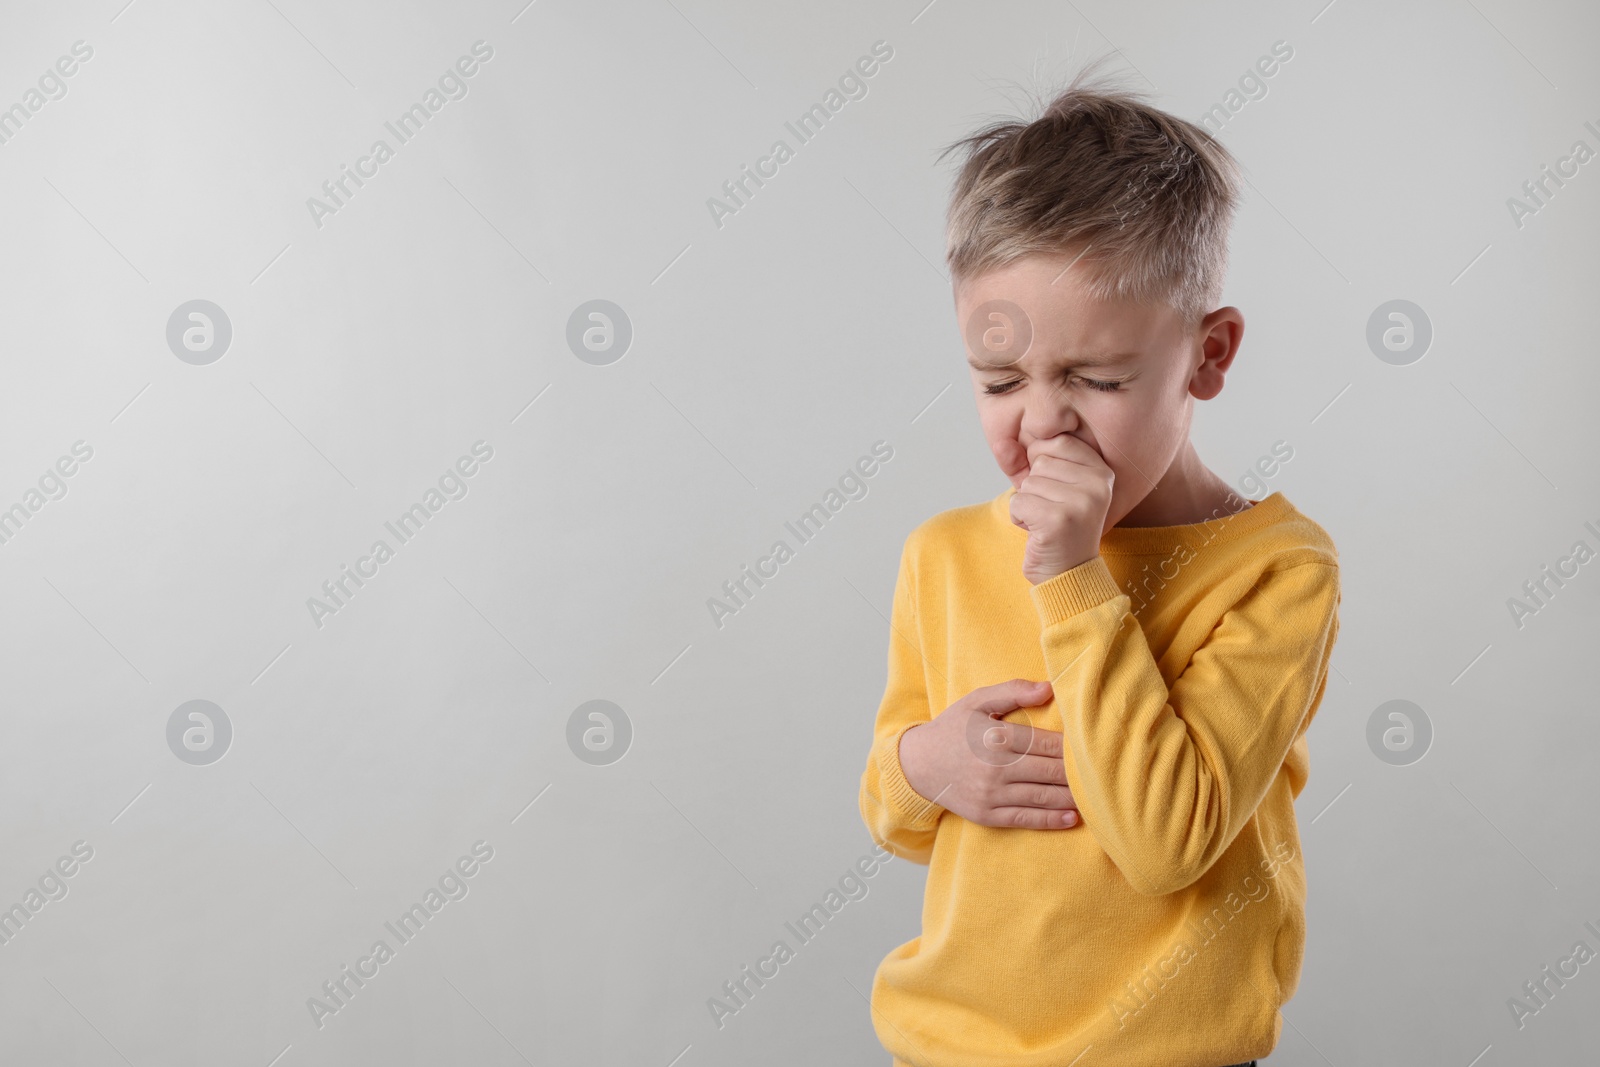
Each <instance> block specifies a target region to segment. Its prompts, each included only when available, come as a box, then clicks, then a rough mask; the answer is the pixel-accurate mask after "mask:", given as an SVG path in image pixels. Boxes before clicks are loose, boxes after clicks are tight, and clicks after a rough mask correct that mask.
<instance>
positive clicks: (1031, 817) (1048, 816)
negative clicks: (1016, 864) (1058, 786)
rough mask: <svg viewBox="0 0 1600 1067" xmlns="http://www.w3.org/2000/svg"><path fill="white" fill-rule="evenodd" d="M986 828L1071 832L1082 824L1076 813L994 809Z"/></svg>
mask: <svg viewBox="0 0 1600 1067" xmlns="http://www.w3.org/2000/svg"><path fill="white" fill-rule="evenodd" d="M988 818H989V820H990V821H989V822H986V823H984V824H983V825H984V826H1003V827H1011V828H1015V829H1018V830H1070V829H1072V828H1073V827H1074V826H1079V825H1081V824H1082V820H1081V819H1079V818H1078V813H1077V812H1075V811H1064V812H1063V811H1051V810H1049V809H1047V808H992V809H990V811H989V815H988Z"/></svg>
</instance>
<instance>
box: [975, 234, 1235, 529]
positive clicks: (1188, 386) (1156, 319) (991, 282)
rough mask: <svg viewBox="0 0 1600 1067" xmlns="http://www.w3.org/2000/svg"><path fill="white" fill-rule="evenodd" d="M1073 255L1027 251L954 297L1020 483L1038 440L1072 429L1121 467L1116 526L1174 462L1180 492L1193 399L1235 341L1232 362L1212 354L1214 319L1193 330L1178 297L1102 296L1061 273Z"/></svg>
mask: <svg viewBox="0 0 1600 1067" xmlns="http://www.w3.org/2000/svg"><path fill="white" fill-rule="evenodd" d="M1071 262H1072V257H1071V256H1059V257H1057V256H1052V257H1045V256H1027V257H1024V258H1023V259H1020V260H1016V261H1014V262H1012V263H1010V264H1008V265H1006V266H1005V267H1002V268H999V269H996V270H994V271H991V272H989V273H987V274H983V275H980V276H979V277H976V278H973V279H970V280H969V281H968V282H967V283H966V284H965V285H964V286H962V287H961V288H960V289H959V290H958V292H957V294H956V321H957V322H958V323H960V324H961V328H962V334H963V337H964V339H965V341H966V346H967V358H968V364H969V367H970V369H971V375H972V387H973V392H974V394H975V396H976V398H977V404H978V418H979V421H980V422H981V423H982V425H983V435H984V437H985V438H986V439H987V440H988V442H989V449H990V451H991V452H993V453H994V458H995V461H996V462H997V463H999V464H1000V469H1001V470H1002V471H1004V472H1005V474H1006V477H1008V478H1010V479H1011V484H1012V485H1013V486H1018V487H1020V486H1021V484H1022V480H1023V479H1024V478H1025V477H1027V475H1028V469H1029V464H1028V445H1029V444H1030V443H1032V442H1034V441H1037V440H1042V439H1045V438H1050V437H1055V436H1057V435H1059V434H1070V435H1071V436H1073V437H1076V438H1078V439H1079V440H1081V441H1083V442H1084V443H1086V444H1087V445H1089V446H1090V447H1091V448H1093V449H1094V450H1095V452H1097V453H1099V455H1100V458H1101V459H1102V460H1104V461H1105V463H1106V465H1107V466H1108V467H1110V468H1111V470H1112V472H1113V473H1114V474H1115V475H1116V478H1115V480H1114V482H1113V484H1112V495H1111V506H1110V508H1109V509H1108V511H1107V514H1106V523H1105V525H1106V528H1107V529H1109V528H1110V527H1112V526H1114V525H1116V524H1117V523H1118V522H1119V521H1121V519H1122V518H1123V517H1124V516H1126V515H1127V514H1128V512H1129V511H1131V510H1132V509H1133V508H1134V506H1135V505H1137V504H1138V503H1139V502H1140V501H1141V500H1143V499H1144V498H1145V496H1146V495H1147V494H1149V493H1150V491H1151V490H1152V489H1153V488H1155V486H1156V483H1158V482H1162V481H1163V476H1165V475H1167V473H1168V470H1169V468H1173V477H1169V478H1167V479H1166V481H1165V483H1164V484H1163V486H1162V489H1163V492H1167V493H1172V492H1178V493H1181V491H1182V487H1180V486H1176V485H1174V484H1173V482H1174V478H1177V479H1181V478H1183V477H1185V474H1184V472H1183V471H1182V470H1181V468H1178V467H1174V464H1173V460H1174V459H1175V458H1176V457H1178V455H1179V452H1180V450H1181V449H1183V448H1184V447H1185V446H1186V445H1187V443H1188V440H1189V423H1190V419H1191V416H1192V415H1193V412H1194V400H1193V397H1195V396H1198V397H1200V398H1201V399H1209V398H1210V397H1212V396H1215V395H1216V394H1217V393H1218V392H1220V391H1221V388H1222V372H1223V371H1224V370H1225V369H1226V364H1227V363H1228V362H1229V361H1230V359H1231V356H1232V351H1231V347H1232V346H1230V345H1224V346H1223V347H1225V348H1227V349H1228V351H1227V352H1226V353H1225V355H1226V357H1228V358H1223V359H1220V360H1218V359H1217V358H1215V356H1213V358H1212V359H1210V360H1208V359H1206V358H1205V350H1206V348H1207V347H1213V348H1214V347H1215V346H1206V345H1203V344H1202V343H1201V340H1202V338H1203V337H1204V335H1205V332H1206V328H1207V326H1208V324H1209V323H1210V320H1211V318H1212V316H1207V318H1206V319H1205V320H1202V323H1201V325H1200V327H1199V328H1197V329H1196V330H1195V331H1194V332H1185V331H1184V329H1183V323H1182V320H1181V318H1180V316H1179V315H1178V313H1177V311H1176V310H1175V309H1173V308H1172V307H1171V306H1170V305H1166V304H1161V305H1159V306H1150V305H1138V304H1129V303H1123V302H1104V301H1096V300H1093V299H1092V298H1090V297H1089V296H1088V295H1087V294H1086V293H1084V292H1083V291H1082V289H1081V288H1080V286H1079V285H1078V284H1077V282H1076V278H1077V276H1078V272H1077V271H1075V270H1066V271H1065V273H1063V268H1065V267H1066V266H1067V264H1069V263H1071ZM1228 310H1229V311H1233V309H1228ZM1019 312H1020V314H1019ZM1216 314H1218V313H1216V312H1214V313H1213V316H1214V315H1216ZM1234 314H1237V312H1236V311H1235V312H1234ZM1030 334H1031V336H1030Z"/></svg>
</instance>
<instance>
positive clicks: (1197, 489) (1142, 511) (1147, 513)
mask: <svg viewBox="0 0 1600 1067" xmlns="http://www.w3.org/2000/svg"><path fill="white" fill-rule="evenodd" d="M1238 508H1239V497H1238V494H1237V493H1235V492H1234V491H1233V489H1232V488H1231V487H1230V486H1229V485H1228V483H1227V482H1225V481H1223V480H1222V479H1221V478H1219V477H1217V476H1216V475H1215V474H1213V473H1212V472H1211V471H1210V470H1208V469H1207V468H1206V466H1205V464H1203V463H1201V462H1200V456H1199V454H1198V453H1197V452H1195V450H1194V445H1193V444H1191V443H1190V442H1188V441H1185V442H1184V443H1183V447H1182V448H1181V449H1179V450H1178V455H1177V456H1176V457H1175V458H1174V459H1173V461H1172V465H1171V466H1169V467H1168V468H1167V470H1166V473H1165V474H1163V475H1162V476H1161V480H1160V481H1159V482H1157V483H1156V487H1155V488H1154V489H1152V490H1150V492H1149V493H1147V494H1145V497H1144V499H1142V500H1140V501H1139V502H1138V503H1137V504H1135V505H1134V506H1133V507H1132V508H1130V509H1129V510H1128V513H1127V514H1126V515H1124V516H1123V517H1122V518H1121V519H1119V520H1118V521H1117V524H1116V525H1118V526H1123V527H1140V526H1187V525H1189V524H1191V523H1196V522H1202V521H1204V520H1206V519H1211V518H1220V517H1221V516H1222V515H1226V514H1228V513H1229V512H1232V511H1235V510H1237V509H1238Z"/></svg>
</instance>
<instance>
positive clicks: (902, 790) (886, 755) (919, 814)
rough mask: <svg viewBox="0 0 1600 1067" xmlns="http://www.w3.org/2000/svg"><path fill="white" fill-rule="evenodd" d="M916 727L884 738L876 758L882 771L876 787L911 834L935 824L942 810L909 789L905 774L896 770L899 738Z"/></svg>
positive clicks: (898, 756) (897, 768) (913, 724)
mask: <svg viewBox="0 0 1600 1067" xmlns="http://www.w3.org/2000/svg"><path fill="white" fill-rule="evenodd" d="M920 725H922V724H921V723H912V724H911V726H907V727H906V729H905V730H901V731H900V732H899V733H897V734H895V735H894V736H893V737H890V738H886V739H885V740H884V746H883V751H882V752H880V753H879V754H878V755H879V764H880V766H881V769H882V774H880V775H879V778H878V783H879V785H881V786H882V787H883V793H884V797H883V800H884V803H885V804H886V805H888V807H889V810H890V811H892V812H893V813H894V814H895V816H896V817H897V818H898V819H899V820H900V821H901V822H903V823H905V824H906V825H907V826H908V827H910V828H911V829H913V830H926V829H929V828H930V827H932V826H933V825H934V824H935V823H937V822H938V821H939V816H940V814H942V813H943V812H944V810H945V809H944V808H942V807H940V806H939V805H938V804H935V803H933V802H932V801H931V800H928V799H927V798H926V797H924V796H923V795H922V794H921V793H918V792H917V791H916V790H915V789H912V788H911V783H910V782H908V781H906V772H905V771H904V770H903V769H902V768H901V767H900V738H901V737H902V736H904V735H905V732H906V730H910V729H912V728H914V727H916V726H920Z"/></svg>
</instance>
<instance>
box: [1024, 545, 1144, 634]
mask: <svg viewBox="0 0 1600 1067" xmlns="http://www.w3.org/2000/svg"><path fill="white" fill-rule="evenodd" d="M1029 595H1031V596H1032V597H1033V606H1034V607H1035V608H1037V609H1038V611H1039V621H1040V622H1041V623H1042V624H1044V625H1045V626H1049V625H1051V624H1052V623H1057V622H1061V621H1063V620H1064V619H1070V618H1072V616H1074V615H1077V614H1079V613H1081V612H1085V611H1088V610H1089V609H1090V608H1093V607H1097V606H1099V605H1101V604H1104V603H1105V602H1106V601H1108V600H1111V599H1112V598H1114V597H1117V596H1120V595H1122V591H1121V590H1120V589H1118V588H1117V582H1116V579H1115V578H1113V577H1111V570H1110V568H1108V567H1107V566H1106V561H1105V560H1104V559H1102V558H1101V557H1099V556H1095V557H1094V558H1093V559H1090V560H1088V561H1086V562H1084V563H1080V564H1078V565H1077V566H1076V567H1074V568H1072V569H1071V570H1070V571H1062V572H1061V573H1060V574H1058V575H1056V576H1055V577H1054V578H1047V579H1045V580H1044V581H1042V582H1040V583H1039V584H1038V585H1036V586H1034V587H1033V588H1032V589H1031V590H1029Z"/></svg>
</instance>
